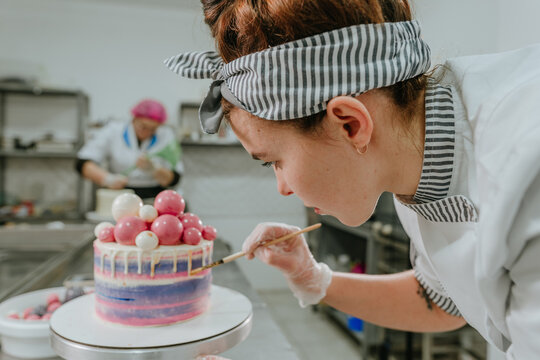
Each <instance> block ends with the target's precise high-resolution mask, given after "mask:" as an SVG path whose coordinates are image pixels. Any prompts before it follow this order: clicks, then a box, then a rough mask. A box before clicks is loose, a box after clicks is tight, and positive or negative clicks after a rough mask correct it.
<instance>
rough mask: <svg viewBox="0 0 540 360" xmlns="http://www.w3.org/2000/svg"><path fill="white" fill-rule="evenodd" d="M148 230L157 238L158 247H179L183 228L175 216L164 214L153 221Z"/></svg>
mask: <svg viewBox="0 0 540 360" xmlns="http://www.w3.org/2000/svg"><path fill="white" fill-rule="evenodd" d="M150 230H152V232H154V233H155V234H156V235H157V237H158V238H159V245H180V236H182V232H183V231H184V227H183V226H182V223H181V222H180V220H179V219H178V218H177V217H176V216H173V215H170V214H165V215H160V216H158V218H157V219H156V220H154V222H153V223H152V226H151V227H150Z"/></svg>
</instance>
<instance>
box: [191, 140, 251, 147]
mask: <svg viewBox="0 0 540 360" xmlns="http://www.w3.org/2000/svg"><path fill="white" fill-rule="evenodd" d="M180 145H182V146H231V147H241V146H242V144H240V142H239V141H238V140H197V141H195V140H182V141H181V142H180Z"/></svg>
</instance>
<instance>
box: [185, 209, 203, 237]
mask: <svg viewBox="0 0 540 360" xmlns="http://www.w3.org/2000/svg"><path fill="white" fill-rule="evenodd" d="M182 225H184V229H188V228H195V229H197V230H199V232H201V231H202V230H203V223H202V221H201V219H199V217H198V216H197V215H195V214H193V213H185V214H184V216H182Z"/></svg>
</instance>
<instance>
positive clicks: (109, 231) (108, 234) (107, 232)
mask: <svg viewBox="0 0 540 360" xmlns="http://www.w3.org/2000/svg"><path fill="white" fill-rule="evenodd" d="M98 239H99V241H102V242H114V226H112V225H111V226H108V227H105V228H103V229H101V231H100V232H99V234H98Z"/></svg>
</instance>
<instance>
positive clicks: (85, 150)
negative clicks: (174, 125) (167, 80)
mask: <svg viewBox="0 0 540 360" xmlns="http://www.w3.org/2000/svg"><path fill="white" fill-rule="evenodd" d="M131 114H132V119H131V120H130V121H128V122H127V123H126V122H111V123H109V124H107V125H106V126H105V127H103V128H102V129H100V130H99V131H98V132H97V133H96V134H95V136H94V137H93V138H92V139H91V140H90V141H88V142H87V143H86V144H85V145H84V146H83V147H82V149H81V150H80V151H79V153H78V160H77V164H76V168H77V171H79V173H80V174H81V175H82V176H84V177H85V178H87V179H89V180H91V181H93V182H94V183H95V184H97V185H98V186H101V187H105V188H109V189H133V190H134V191H135V193H136V194H137V195H139V196H140V197H141V198H143V199H144V198H152V197H155V196H156V195H157V194H158V193H159V192H160V191H162V190H164V189H165V188H170V187H175V186H176V185H178V184H179V181H180V178H181V176H182V173H183V164H182V158H181V149H180V145H179V144H178V141H177V140H176V137H175V135H174V132H173V130H172V129H171V128H170V127H168V126H163V125H164V124H165V122H166V120H167V112H166V110H165V107H164V106H163V105H162V104H161V103H160V102H158V101H156V100H152V99H144V100H142V101H140V102H139V103H137V104H136V105H135V106H134V107H133V108H132V109H131Z"/></svg>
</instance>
